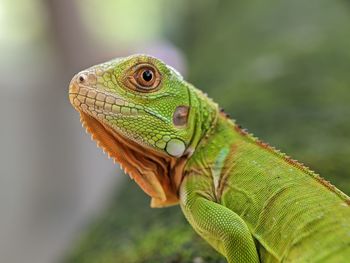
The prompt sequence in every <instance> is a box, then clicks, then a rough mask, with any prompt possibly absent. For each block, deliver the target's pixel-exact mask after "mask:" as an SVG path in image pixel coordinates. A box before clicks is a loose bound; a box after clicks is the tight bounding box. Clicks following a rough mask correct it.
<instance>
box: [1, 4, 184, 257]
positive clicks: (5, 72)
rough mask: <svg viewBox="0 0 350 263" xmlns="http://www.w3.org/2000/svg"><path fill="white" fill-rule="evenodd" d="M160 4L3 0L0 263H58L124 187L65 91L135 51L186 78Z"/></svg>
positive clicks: (174, 10) (115, 169) (180, 58)
mask: <svg viewBox="0 0 350 263" xmlns="http://www.w3.org/2000/svg"><path fill="white" fill-rule="evenodd" d="M161 2H162V1H152V5H149V4H148V2H145V4H144V5H143V6H142V9H140V8H137V5H140V4H143V3H142V2H137V1H136V2H134V1H127V0H123V1H112V0H109V1H103V3H102V2H101V1H98V0H88V1H84V0H79V1H72V0H63V1H54V0H51V1H50V0H48V1H39V0H1V1H0V87H1V88H0V98H1V103H0V109H1V113H2V117H1V124H0V127H1V133H0V135H1V136H0V140H1V151H0V157H1V165H0V170H1V177H0V182H1V183H0V196H1V197H0V211H1V217H0V262H10V263H12V262H36V263H40V262H59V261H60V259H61V257H62V254H63V253H64V251H66V250H67V248H68V247H69V246H70V244H71V243H72V242H73V240H74V237H75V236H77V233H78V232H79V229H80V226H81V225H82V224H84V222H85V221H86V220H87V219H88V218H90V217H91V216H93V215H94V214H96V213H98V211H99V210H100V209H102V208H103V207H104V205H103V204H104V203H105V201H106V199H107V198H108V197H109V195H110V193H111V191H112V189H114V188H115V186H116V184H118V183H119V181H120V179H121V178H120V175H119V173H120V170H119V168H118V167H117V166H116V165H113V163H112V161H110V160H108V159H107V158H106V156H104V155H103V154H102V151H100V150H99V149H96V146H95V143H94V142H91V141H90V138H89V137H90V136H89V135H85V134H84V131H83V129H82V128H81V125H80V123H79V115H78V114H77V113H76V112H75V111H74V110H73V108H72V107H71V106H70V105H69V101H68V99H67V87H68V83H69V81H70V78H71V77H72V76H73V74H75V73H77V72H78V71H80V70H82V69H84V68H86V67H88V66H90V65H93V64H96V63H99V62H103V61H105V60H108V59H111V58H113V57H118V56H125V55H129V54H132V53H135V52H147V53H150V54H153V55H156V56H159V57H161V58H163V59H164V60H165V61H167V62H168V63H170V64H172V65H173V66H174V67H176V68H178V69H180V70H184V69H185V67H184V61H183V58H182V56H181V54H180V53H179V51H178V50H177V49H176V48H175V47H174V46H173V45H171V44H170V43H169V42H168V41H167V40H166V39H165V38H164V36H163V35H164V34H163V32H164V27H165V24H164V23H163V22H162V18H163V16H164V15H165V14H164V13H163V12H162V11H161V8H162V4H161ZM173 6H174V8H173V9H172V13H171V14H167V15H168V16H169V17H168V18H170V19H171V17H172V16H175V15H176V12H180V11H181V10H179V8H177V5H176V4H174V5H173ZM144 21H147V23H144Z"/></svg>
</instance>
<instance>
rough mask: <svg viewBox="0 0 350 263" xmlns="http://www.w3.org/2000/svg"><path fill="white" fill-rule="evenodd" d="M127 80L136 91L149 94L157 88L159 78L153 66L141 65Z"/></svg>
mask: <svg viewBox="0 0 350 263" xmlns="http://www.w3.org/2000/svg"><path fill="white" fill-rule="evenodd" d="M128 79H129V81H130V82H131V84H132V85H133V86H134V88H136V89H137V90H138V91H141V92H149V91H151V90H153V89H155V88H157V87H158V86H159V83H160V80H161V76H160V74H159V72H158V70H157V69H156V68H155V67H154V66H152V65H149V64H141V65H138V66H137V67H136V69H135V70H134V71H133V74H132V75H131V76H129V77H128Z"/></svg>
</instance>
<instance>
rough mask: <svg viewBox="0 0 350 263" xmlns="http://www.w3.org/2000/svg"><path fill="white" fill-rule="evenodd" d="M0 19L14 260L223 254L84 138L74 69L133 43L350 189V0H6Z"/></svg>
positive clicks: (0, 243)
mask: <svg viewBox="0 0 350 263" xmlns="http://www.w3.org/2000/svg"><path fill="white" fill-rule="evenodd" d="M0 22H1V23H0V52H1V53H0V86H1V89H0V97H1V99H2V100H1V101H2V102H1V103H0V109H1V112H2V113H3V114H2V122H1V129H0V130H1V134H0V135H1V136H0V138H1V139H0V140H1V141H0V142H1V145H2V147H1V151H0V157H1V158H0V159H1V165H0V167H1V168H0V169H1V170H0V174H1V177H0V178H1V179H0V180H1V183H0V197H1V198H0V200H1V201H0V210H1V214H2V216H1V219H0V232H1V233H2V235H1V236H0V261H1V262H84V263H85V262H89V263H90V262H91V263H92V262H106V263H109V262H135V263H141V262H194V263H200V262H224V260H223V259H222V257H221V256H220V255H218V254H217V253H216V252H215V251H213V249H211V248H210V247H209V246H208V245H206V244H205V243H204V242H203V241H202V240H201V239H200V238H199V237H198V236H197V235H196V234H195V233H194V231H193V230H192V229H191V227H190V226H189V225H188V224H187V222H186V221H185V219H184V217H183V216H182V214H181V211H180V209H179V207H172V208H167V209H150V208H149V198H148V197H147V196H146V195H145V194H144V193H142V192H141V190H140V189H138V187H137V186H136V184H134V183H133V182H132V181H131V180H129V179H128V177H127V176H124V175H122V174H121V172H120V170H119V169H118V167H116V166H114V165H113V164H112V163H111V162H110V161H109V160H106V159H107V158H106V156H104V155H103V154H102V153H100V150H99V149H96V147H95V143H94V142H90V140H89V136H85V135H82V134H83V130H82V129H81V127H80V124H79V122H78V119H79V117H78V114H77V113H76V112H75V111H74V110H73V109H72V107H71V106H70V105H69V102H68V99H67V86H68V83H69V81H70V78H71V77H72V76H73V75H74V74H75V73H76V72H77V71H79V70H81V69H83V68H86V67H88V66H90V65H93V64H97V63H100V62H103V61H105V60H108V59H110V58H113V57H118V56H126V55H130V54H133V53H140V52H145V53H149V54H152V55H155V56H158V57H160V58H162V59H163V60H164V61H166V62H167V63H168V64H170V65H172V66H174V67H175V68H177V69H178V70H179V71H180V72H181V73H182V74H184V75H185V78H186V79H187V80H188V81H189V82H191V83H193V84H194V85H195V86H197V87H198V88H200V89H202V90H204V91H205V92H207V93H208V94H209V96H210V97H212V98H214V99H215V101H217V102H218V103H219V104H220V105H221V106H222V107H223V108H224V109H225V111H226V112H228V113H230V115H231V116H233V118H234V119H236V120H237V122H238V123H240V124H241V125H242V126H243V127H245V128H248V130H249V131H250V132H253V133H254V134H255V135H256V136H258V137H259V138H260V139H262V140H264V141H267V142H269V143H270V144H271V145H274V146H275V147H277V148H279V149H280V150H282V151H283V152H286V153H287V154H289V155H291V156H292V157H293V158H295V159H298V160H300V161H302V162H304V163H305V164H306V165H307V166H309V167H311V169H313V170H315V171H317V172H318V173H320V174H321V175H322V176H323V177H324V178H326V179H327V180H330V181H331V182H332V183H334V184H335V185H336V186H337V187H339V188H340V189H341V190H343V191H344V192H345V193H347V194H349V193H350V167H349V163H350V161H349V157H350V122H349V120H350V103H349V101H350V3H349V1H345V0H333V1H326V0H317V1H316V0H309V1H301V0H294V1H287V0H282V1H274V0H266V1H257V0H252V1H243V0H236V1H228V0H226V1H209V0H201V1H199V0H192V1H186V0H178V1H170V0H168V1H166V0H148V1H141V0H135V1H128V0H107V1H97V0H75V1H73V0H62V1H58V0H56V1H55V0H47V1H44V0H41V1H40V0H12V1H10V0H0ZM119 174H120V175H119Z"/></svg>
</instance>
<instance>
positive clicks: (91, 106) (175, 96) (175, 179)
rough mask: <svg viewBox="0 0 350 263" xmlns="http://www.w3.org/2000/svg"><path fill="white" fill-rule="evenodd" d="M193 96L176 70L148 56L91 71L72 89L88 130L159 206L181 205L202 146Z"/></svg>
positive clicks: (74, 82)
mask: <svg viewBox="0 0 350 263" xmlns="http://www.w3.org/2000/svg"><path fill="white" fill-rule="evenodd" d="M196 92H198V91H196ZM191 94H192V95H191ZM193 94H194V93H193V88H192V87H191V86H190V85H189V84H188V83H186V82H185V81H184V80H183V79H182V77H181V75H180V74H179V73H178V72H177V71H176V70H174V69H173V68H171V67H170V66H167V65H166V64H164V63H163V62H162V61H160V60H158V59H156V58H154V57H150V56H146V55H134V56H130V57H126V58H121V59H114V60H111V61H109V62H105V63H102V64H100V65H96V66H93V67H91V68H88V69H86V70H84V71H82V72H80V73H78V74H77V75H75V76H74V77H73V79H72V81H71V83H70V86H69V99H70V102H71V103H72V105H73V106H74V108H75V109H76V110H77V111H78V112H79V113H80V116H81V121H82V123H83V125H84V126H85V127H86V129H87V131H88V132H89V133H90V134H91V135H92V138H93V139H94V140H96V141H97V144H98V145H99V146H100V147H101V148H102V149H103V150H104V151H105V152H107V154H108V155H109V157H111V158H113V159H114V160H115V161H116V162H118V163H120V165H121V166H122V167H124V170H125V172H126V173H128V174H129V175H130V176H131V177H132V178H133V179H134V180H135V181H136V182H137V183H138V184H139V185H140V187H141V188H142V189H143V190H144V191H145V192H146V193H147V194H149V195H150V196H151V197H152V203H151V205H152V206H155V207H157V206H166V205H171V204H174V203H176V202H177V200H178V198H177V185H178V184H179V181H180V180H181V171H180V170H181V169H182V168H183V164H184V163H185V160H186V159H187V158H188V156H189V155H191V152H192V151H193V145H195V144H196V143H198V140H199V137H200V136H199V135H198V134H199V133H201V132H200V131H199V132H198V127H197V126H196V125H195V120H196V118H197V116H198V107H194V106H195V105H197V104H198V100H194V97H196V96H194V95H193ZM181 167H182V168H181Z"/></svg>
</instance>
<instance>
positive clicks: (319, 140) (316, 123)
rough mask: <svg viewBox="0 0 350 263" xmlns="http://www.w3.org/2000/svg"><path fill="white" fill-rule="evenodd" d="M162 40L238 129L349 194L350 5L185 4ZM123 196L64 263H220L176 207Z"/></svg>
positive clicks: (127, 192) (322, 0) (136, 194)
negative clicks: (174, 45)
mask: <svg viewBox="0 0 350 263" xmlns="http://www.w3.org/2000/svg"><path fill="white" fill-rule="evenodd" d="M183 3H184V4H185V5H186V6H185V8H184V10H185V12H184V17H179V21H181V22H180V23H181V25H182V26H180V27H178V28H179V29H180V30H179V31H176V32H173V31H172V32H170V31H166V30H165V31H166V35H168V37H169V38H170V39H172V40H173V41H174V42H175V43H177V44H178V45H179V46H180V47H181V48H182V49H183V50H184V52H185V54H186V57H187V58H188V69H189V76H188V78H187V79H189V80H190V81H191V82H192V83H194V84H195V86H197V87H199V88H201V89H203V90H205V91H206V92H208V93H209V95H210V96H211V97H213V98H214V99H215V101H217V102H218V103H219V104H220V105H221V106H222V107H223V108H225V110H226V111H227V112H228V113H231V114H232V116H234V118H235V119H237V120H238V123H240V124H242V125H243V126H244V127H247V128H248V129H249V130H250V131H254V133H255V134H256V135H258V136H259V137H260V138H261V139H263V140H265V141H267V142H269V143H270V144H272V145H274V146H276V147H277V148H280V149H281V150H282V151H284V152H287V153H288V154H290V155H291V156H292V157H293V158H296V159H298V160H301V161H303V162H305V163H306V165H308V166H310V167H311V168H312V169H313V170H316V171H317V172H319V173H320V174H321V175H322V176H323V177H324V178H326V179H328V180H330V181H332V182H333V183H334V184H336V185H337V186H338V187H339V188H340V189H342V190H343V191H345V192H346V193H350V168H349V165H348V163H349V162H348V158H349V156H350V122H349V119H350V107H349V101H350V92H349V83H350V74H349V66H350V63H349V61H350V49H349V46H350V33H349V32H350V10H349V8H350V6H349V5H348V3H347V2H345V1H340V0H339V1H326V0H317V1H316V0H310V1H302V0H295V1H287V0H284V1H272V0H270V1H257V0H255V1H209V0H205V1H202V0H201V1H199V0H193V1H188V2H183ZM125 187H126V188H124V189H123V191H122V192H121V193H120V194H118V196H117V197H116V199H115V202H114V203H113V204H112V205H111V207H110V208H109V209H108V211H107V213H106V214H104V215H103V216H102V217H101V218H100V219H99V220H97V221H96V222H95V223H94V224H93V225H92V228H91V229H92V230H91V231H90V232H89V233H88V234H87V235H86V236H85V237H84V238H83V241H82V242H81V243H80V244H79V246H78V247H77V248H75V250H74V253H73V255H72V256H71V257H70V260H68V262H194V261H193V260H194V258H196V257H199V256H200V257H201V258H202V259H203V260H202V261H198V262H220V257H219V256H218V254H217V253H216V252H214V251H213V250H212V249H211V248H209V246H207V245H206V244H205V243H204V242H203V241H202V240H200V239H199V238H198V237H197V235H196V234H194V232H193V230H192V229H191V228H190V226H189V225H188V224H187V223H186V222H185V220H184V218H183V216H182V215H181V211H179V208H178V207H174V208H168V209H160V210H158V209H155V210H154V209H150V208H148V207H149V205H148V198H146V197H145V196H144V195H143V194H141V193H140V190H136V186H133V187H130V188H129V184H127V185H126V186H125Z"/></svg>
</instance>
